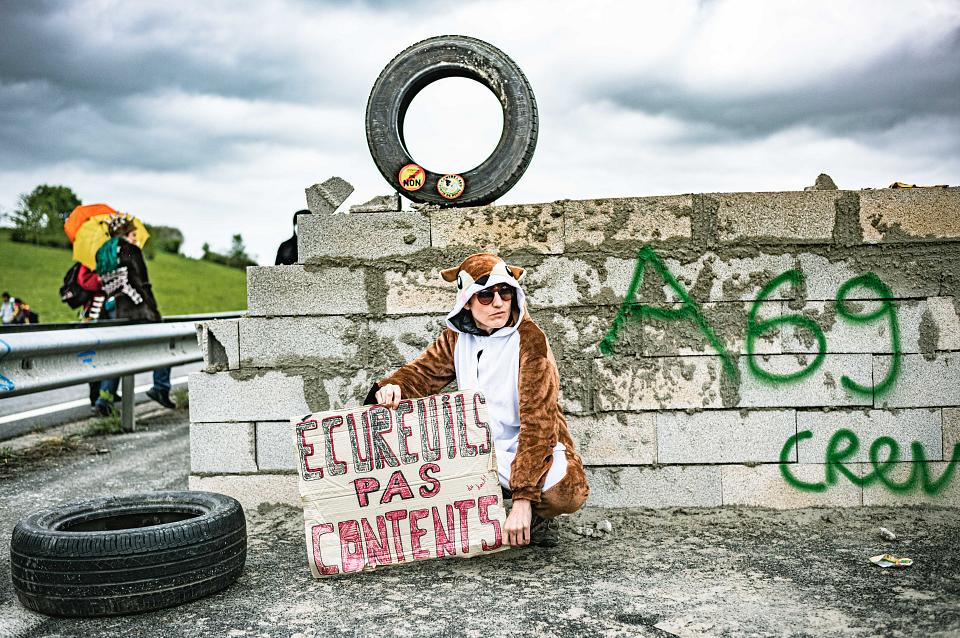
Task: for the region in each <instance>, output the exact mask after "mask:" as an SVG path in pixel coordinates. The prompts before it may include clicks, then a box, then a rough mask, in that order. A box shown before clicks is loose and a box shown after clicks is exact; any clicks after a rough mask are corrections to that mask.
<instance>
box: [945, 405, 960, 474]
mask: <svg viewBox="0 0 960 638" xmlns="http://www.w3.org/2000/svg"><path fill="white" fill-rule="evenodd" d="M958 445H960V408H943V460H944V461H949V460H951V459H952V458H953V451H954V449H955V448H956V447H957V446H958Z"/></svg>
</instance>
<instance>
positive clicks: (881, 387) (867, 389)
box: [836, 272, 902, 396]
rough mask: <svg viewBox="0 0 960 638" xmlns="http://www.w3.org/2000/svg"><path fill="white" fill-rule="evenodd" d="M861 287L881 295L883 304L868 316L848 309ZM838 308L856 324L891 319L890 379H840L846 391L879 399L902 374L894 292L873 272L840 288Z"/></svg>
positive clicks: (840, 313)
mask: <svg viewBox="0 0 960 638" xmlns="http://www.w3.org/2000/svg"><path fill="white" fill-rule="evenodd" d="M857 286H860V287H862V288H866V289H867V290H869V291H871V292H873V293H874V294H875V295H877V298H878V299H879V300H880V302H881V304H880V308H878V309H877V310H875V311H873V312H868V313H866V314H857V313H856V312H854V311H853V310H850V309H849V308H848V307H847V295H848V294H849V292H850V291H851V290H852V289H853V288H855V287H857ZM836 309H837V314H838V315H840V317H841V318H843V319H844V320H845V321H849V322H850V323H855V324H865V323H869V322H871V321H875V320H877V319H879V318H880V317H883V316H884V315H886V316H887V318H888V321H889V322H890V350H891V352H893V360H892V361H891V362H890V370H888V371H887V376H886V377H884V379H883V381H881V382H880V383H877V384H875V385H861V384H859V383H857V382H856V381H854V380H853V379H851V378H850V377H848V376H846V375H844V376H842V377H840V383H841V384H843V387H844V388H846V389H847V391H849V392H851V393H853V394H860V395H864V396H873V395H877V396H879V395H881V394H884V393H885V392H887V391H889V390H890V388H892V387H893V384H894V382H895V381H896V380H897V375H899V374H900V358H901V356H902V355H901V351H900V321H899V320H898V319H897V308H896V305H894V303H893V293H892V292H891V291H890V288H889V287H888V286H887V285H886V284H885V283H883V281H882V280H881V279H880V277H878V276H877V275H875V274H874V273H872V272H868V273H864V274H862V275H859V276H857V277H853V278H852V279H848V280H847V281H846V282H845V283H844V284H843V285H842V286H840V289H839V290H837V298H836Z"/></svg>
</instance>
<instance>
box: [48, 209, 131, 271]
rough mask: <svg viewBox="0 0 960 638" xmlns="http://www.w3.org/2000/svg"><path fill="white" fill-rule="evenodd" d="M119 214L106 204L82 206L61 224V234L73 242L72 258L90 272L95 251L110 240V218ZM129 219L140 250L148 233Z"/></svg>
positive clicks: (95, 259)
mask: <svg viewBox="0 0 960 638" xmlns="http://www.w3.org/2000/svg"><path fill="white" fill-rule="evenodd" d="M119 214H120V213H118V212H117V211H115V210H114V209H112V208H110V207H109V206H107V205H106V204H83V205H81V206H77V207H76V208H74V209H73V212H72V213H70V216H69V217H68V218H67V221H66V222H65V223H64V224H63V232H65V233H66V234H67V237H69V238H70V241H72V242H73V258H74V259H75V260H77V261H79V262H80V263H81V264H83V265H84V266H86V267H87V268H89V269H90V270H95V269H96V267H97V251H98V250H99V249H100V247H101V246H103V245H104V244H105V243H106V242H107V241H108V240H109V239H110V230H109V228H108V224H109V222H110V218H111V217H112V216H115V215H119ZM129 217H131V218H132V219H133V225H134V226H136V228H137V244H139V246H140V247H141V248H142V247H143V246H144V244H146V243H147V239H148V238H149V237H150V233H148V232H147V229H146V227H145V226H144V225H143V222H142V221H140V220H139V219H138V218H136V217H133V216H132V215H129Z"/></svg>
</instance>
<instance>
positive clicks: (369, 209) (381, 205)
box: [350, 193, 401, 213]
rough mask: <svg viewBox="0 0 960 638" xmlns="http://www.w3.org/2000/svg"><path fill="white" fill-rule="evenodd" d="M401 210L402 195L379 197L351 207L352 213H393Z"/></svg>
mask: <svg viewBox="0 0 960 638" xmlns="http://www.w3.org/2000/svg"><path fill="white" fill-rule="evenodd" d="M400 210H401V205H400V193H391V194H389V195H378V196H376V197H374V198H373V199H371V200H369V201H366V202H364V203H362V204H354V205H353V206H351V207H350V212H351V213H391V212H396V211H400Z"/></svg>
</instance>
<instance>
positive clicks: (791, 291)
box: [190, 188, 960, 507]
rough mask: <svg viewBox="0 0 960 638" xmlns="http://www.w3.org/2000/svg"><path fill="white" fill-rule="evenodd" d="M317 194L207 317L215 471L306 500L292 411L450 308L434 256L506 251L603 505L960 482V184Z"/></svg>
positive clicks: (905, 492) (380, 358)
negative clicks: (496, 202) (471, 196)
mask: <svg viewBox="0 0 960 638" xmlns="http://www.w3.org/2000/svg"><path fill="white" fill-rule="evenodd" d="M314 208H315V210H314V214H312V215H310V216H306V217H301V218H300V224H299V229H300V231H299V232H300V235H299V244H300V245H299V250H300V256H301V263H299V264H297V265H293V266H270V267H256V268H250V269H248V271H247V277H248V286H247V288H248V295H249V300H248V311H247V315H246V316H245V317H243V318H241V319H239V320H238V321H234V322H231V323H230V324H229V325H219V324H211V325H209V326H207V327H204V328H203V329H202V330H201V331H200V333H199V336H200V338H201V341H202V342H204V343H203V346H204V348H205V352H210V353H212V354H211V356H212V357H213V359H212V360H211V361H208V365H207V367H206V368H205V371H203V372H198V373H195V374H194V375H192V377H191V380H190V394H191V402H190V410H191V422H192V424H193V425H192V433H191V444H192V451H191V459H192V475H193V476H192V479H191V485H193V486H194V487H196V488H202V489H216V490H218V491H225V492H227V493H230V494H233V495H234V496H237V497H238V498H241V501H242V502H244V503H245V504H247V505H256V504H257V503H259V502H265V501H271V500H287V501H290V502H294V503H295V502H297V491H296V480H295V479H296V477H295V474H294V471H295V467H296V456H295V454H296V453H295V451H294V443H293V437H292V433H291V432H290V428H289V426H288V424H287V420H288V419H289V418H291V417H293V416H298V415H301V414H306V413H309V412H316V411H321V410H327V409H334V408H341V407H346V406H352V405H356V404H358V403H359V402H361V401H362V399H363V397H364V396H365V395H366V393H367V391H368V390H369V388H370V386H371V384H372V383H373V382H374V381H375V380H376V379H378V378H380V377H382V376H383V375H385V374H386V373H387V372H389V371H390V370H392V369H394V368H395V367H397V366H399V365H401V364H403V363H405V362H407V361H409V360H411V359H413V358H414V357H415V356H416V355H417V354H418V353H419V352H420V351H422V349H423V348H425V347H426V346H427V345H428V344H429V343H430V342H431V341H432V340H433V339H434V338H435V337H436V336H437V335H438V334H439V332H440V330H441V329H442V327H443V317H444V316H445V315H446V313H447V311H448V310H449V308H450V306H451V304H452V301H453V296H454V289H453V287H452V286H451V285H450V284H447V283H446V282H444V281H442V280H441V278H440V277H439V271H440V270H441V269H443V268H446V267H449V266H451V265H453V264H456V263H459V261H460V260H462V259H463V258H464V257H465V256H466V255H468V254H470V253H473V252H478V251H482V250H493V251H497V252H499V253H500V254H501V255H502V256H503V257H504V258H505V259H507V261H508V262H510V263H515V264H519V265H522V266H524V267H525V268H527V270H528V275H527V277H526V279H525V282H524V286H525V289H526V291H527V293H528V301H529V306H530V312H531V314H532V316H533V317H534V319H535V320H536V321H537V322H538V324H539V325H540V326H541V327H542V328H543V329H544V331H545V332H546V333H547V334H548V336H549V338H550V342H551V345H552V347H553V350H554V353H555V355H556V357H557V360H558V365H559V367H560V375H561V378H562V389H561V390H562V391H561V405H562V407H563V409H564V411H565V412H566V414H567V418H568V421H569V423H570V426H571V429H572V431H573V433H574V435H575V437H576V439H577V440H578V442H579V446H580V451H581V453H582V455H583V457H584V459H585V462H586V464H587V466H588V472H589V475H590V478H591V483H592V486H593V492H592V495H591V501H590V502H591V503H592V504H594V505H598V506H608V507H620V506H649V507H662V506H715V505H756V506H767V507H801V506H809V505H869V504H884V503H921V502H937V503H944V504H950V505H960V472H956V471H954V469H953V467H954V465H953V464H952V463H951V459H953V458H954V455H953V453H954V448H955V446H956V445H957V443H958V442H960V221H958V220H960V189H956V188H950V189H903V190H888V189H882V190H865V191H805V192H787V193H720V194H717V193H710V194H688V195H673V196H665V197H642V198H624V199H606V200H588V201H558V202H552V203H545V204H531V205H522V206H485V207H479V208H467V209H445V210H424V211H411V212H378V213H362V214H329V213H328V212H324V211H326V210H328V209H324V208H322V207H317V206H314ZM640 270H642V271H643V272H642V275H643V276H642V278H641V277H639V272H640ZM791 270H795V271H798V272H799V273H800V275H799V276H798V275H794V276H793V278H792V279H788V280H785V281H784V282H783V284H782V285H779V286H776V287H771V286H770V284H771V281H773V280H774V279H775V278H777V277H778V276H780V275H781V274H782V273H785V272H787V271H791ZM865 273H873V274H874V275H875V276H876V279H875V280H874V281H877V280H879V282H881V283H880V284H879V286H885V288H882V287H881V288H878V287H877V286H878V284H870V283H869V282H868V284H867V285H851V284H848V282H850V281H851V280H852V279H853V278H856V277H860V276H861V275H864V274H865ZM631 286H633V288H634V294H633V296H632V297H631V298H630V299H629V300H627V299H626V296H627V294H628V291H630V290H631ZM885 289H887V290H889V298H888V295H887V294H886V293H884V292H882V291H883V290H885ZM841 291H843V296H842V298H841V297H840V293H841ZM838 300H839V301H838ZM223 323H226V322H223ZM614 326H616V330H615V331H613V332H612V331H611V329H612V328H613V327H614ZM820 335H822V340H821V339H820V338H819V337H820ZM211 340H215V341H216V345H211ZM602 342H604V343H606V345H607V346H609V350H611V352H609V353H608V354H604V353H603V351H601V348H600V344H601V343H602ZM805 370H808V371H809V372H808V373H807V374H805V375H801V374H799V373H800V372H801V371H805ZM838 432H839V434H838ZM894 447H895V448H896V450H895V451H896V454H895V455H892V453H893V452H894V450H893V448H894ZM917 454H919V455H920V456H919V458H921V459H922V460H921V461H917V460H916V459H917V458H918V457H917V456H916V455H917ZM945 473H946V474H945ZM938 481H939V482H938Z"/></svg>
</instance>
